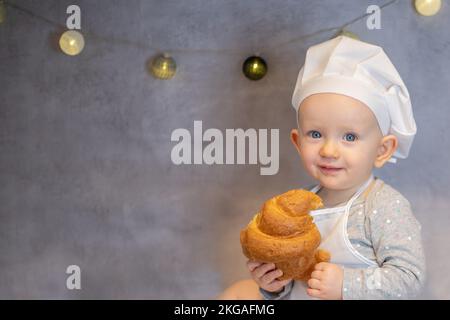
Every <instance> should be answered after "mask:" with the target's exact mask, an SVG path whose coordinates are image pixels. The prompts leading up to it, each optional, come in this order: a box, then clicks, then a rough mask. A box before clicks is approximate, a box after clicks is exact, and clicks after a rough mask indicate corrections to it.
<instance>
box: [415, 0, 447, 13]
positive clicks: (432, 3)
mask: <svg viewBox="0 0 450 320" xmlns="http://www.w3.org/2000/svg"><path fill="white" fill-rule="evenodd" d="M414 6H415V7H416V10H417V12H418V13H420V14H421V15H423V16H434V15H435V14H436V13H438V12H439V10H440V9H441V0H416V1H415V3H414Z"/></svg>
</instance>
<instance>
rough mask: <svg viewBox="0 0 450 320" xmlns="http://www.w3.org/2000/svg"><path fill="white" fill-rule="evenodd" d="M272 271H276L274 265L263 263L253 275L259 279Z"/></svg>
mask: <svg viewBox="0 0 450 320" xmlns="http://www.w3.org/2000/svg"><path fill="white" fill-rule="evenodd" d="M272 269H275V264H274V263H263V264H262V265H261V266H259V267H257V268H256V269H255V270H253V273H254V275H255V276H256V277H257V278H261V277H262V276H263V275H265V274H266V273H267V272H269V271H270V270H272Z"/></svg>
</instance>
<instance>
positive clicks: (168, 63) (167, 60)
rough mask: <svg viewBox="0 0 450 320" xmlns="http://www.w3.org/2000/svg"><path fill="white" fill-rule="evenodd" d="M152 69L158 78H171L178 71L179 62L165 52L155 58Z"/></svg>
mask: <svg viewBox="0 0 450 320" xmlns="http://www.w3.org/2000/svg"><path fill="white" fill-rule="evenodd" d="M150 71H151V73H152V74H153V76H154V77H155V78H157V79H162V80H169V79H171V78H173V76H174V75H175V73H176V72H177V64H176V62H175V60H174V59H173V58H172V57H171V56H170V55H168V54H167V53H165V54H162V55H159V56H157V57H156V58H155V59H153V61H152V63H151V65H150Z"/></svg>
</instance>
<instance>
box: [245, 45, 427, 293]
mask: <svg viewBox="0 0 450 320" xmlns="http://www.w3.org/2000/svg"><path fill="white" fill-rule="evenodd" d="M292 103H293V107H294V108H295V110H296V111H297V124H298V128H297V129H293V130H292V131H291V141H292V143H293V145H294V147H295V148H296V149H297V151H298V154H299V155H300V158H301V160H302V163H303V166H304V168H305V169H306V171H307V173H308V174H310V175H311V176H312V177H314V178H315V179H317V180H318V181H319V182H320V184H319V185H317V186H316V187H314V188H312V189H310V188H309V189H310V190H311V191H312V192H316V193H317V194H318V195H319V196H320V197H321V198H322V200H323V203H324V205H325V209H319V210H315V211H313V212H311V215H312V216H313V217H314V222H315V223H316V225H317V227H318V228H319V230H320V232H321V235H322V242H321V246H320V248H323V249H326V250H327V251H329V252H330V254H331V261H330V262H329V263H319V264H317V265H316V266H315V270H314V271H313V272H312V274H311V279H310V280H309V281H308V282H307V284H305V283H303V282H300V281H293V280H292V279H288V280H284V281H280V280H278V277H280V276H281V275H282V271H281V270H279V269H275V265H274V264H268V263H262V262H259V261H248V262H247V267H248V269H249V271H250V273H251V275H252V278H253V280H254V282H256V284H257V286H256V285H255V287H258V288H259V292H260V293H261V294H262V296H263V297H264V298H265V299H308V298H318V299H403V298H411V297H414V296H416V295H417V294H418V293H419V292H420V290H421V288H422V287H423V285H424V281H425V258H424V252H423V248H422V240H421V231H420V229H421V226H420V224H419V223H418V221H417V220H416V219H415V217H414V215H413V213H412V211H411V206H410V203H409V202H408V200H407V199H405V198H404V197H403V196H402V195H401V194H400V193H399V192H398V191H397V190H395V189H394V188H393V187H392V186H390V185H388V184H387V183H384V181H382V180H381V179H380V178H378V177H374V176H373V173H372V170H373V169H374V167H375V168H381V167H383V166H384V165H385V164H386V162H392V163H396V161H397V159H396V158H403V159H404V158H407V156H408V154H409V149H410V147H411V144H412V142H413V139H414V136H415V133H416V124H415V121H414V118H413V115H412V108H411V102H410V98H409V93H408V90H407V88H406V86H405V85H404V83H403V81H402V80H401V78H400V76H399V74H398V73H397V71H396V69H395V67H394V66H393V65H392V63H391V62H390V60H389V58H388V57H387V56H386V54H385V53H384V51H383V50H382V48H380V47H378V46H375V45H371V44H368V43H365V42H362V41H358V40H354V39H351V38H348V37H345V36H339V37H337V38H334V39H331V40H329V41H326V42H324V43H321V44H318V45H315V46H312V47H311V48H309V49H308V51H307V54H306V59H305V64H304V66H303V68H302V69H301V70H300V73H299V76H298V79H297V84H296V87H295V90H294V94H293V98H292Z"/></svg>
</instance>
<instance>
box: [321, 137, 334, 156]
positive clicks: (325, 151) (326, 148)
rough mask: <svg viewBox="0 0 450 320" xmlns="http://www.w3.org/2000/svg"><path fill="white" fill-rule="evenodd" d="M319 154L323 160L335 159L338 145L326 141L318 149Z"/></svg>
mask: <svg viewBox="0 0 450 320" xmlns="http://www.w3.org/2000/svg"><path fill="white" fill-rule="evenodd" d="M319 154H320V156H322V157H324V158H337V157H339V148H338V145H337V144H336V143H335V142H334V141H332V140H327V141H326V142H325V144H324V145H323V146H322V148H320V152H319Z"/></svg>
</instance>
